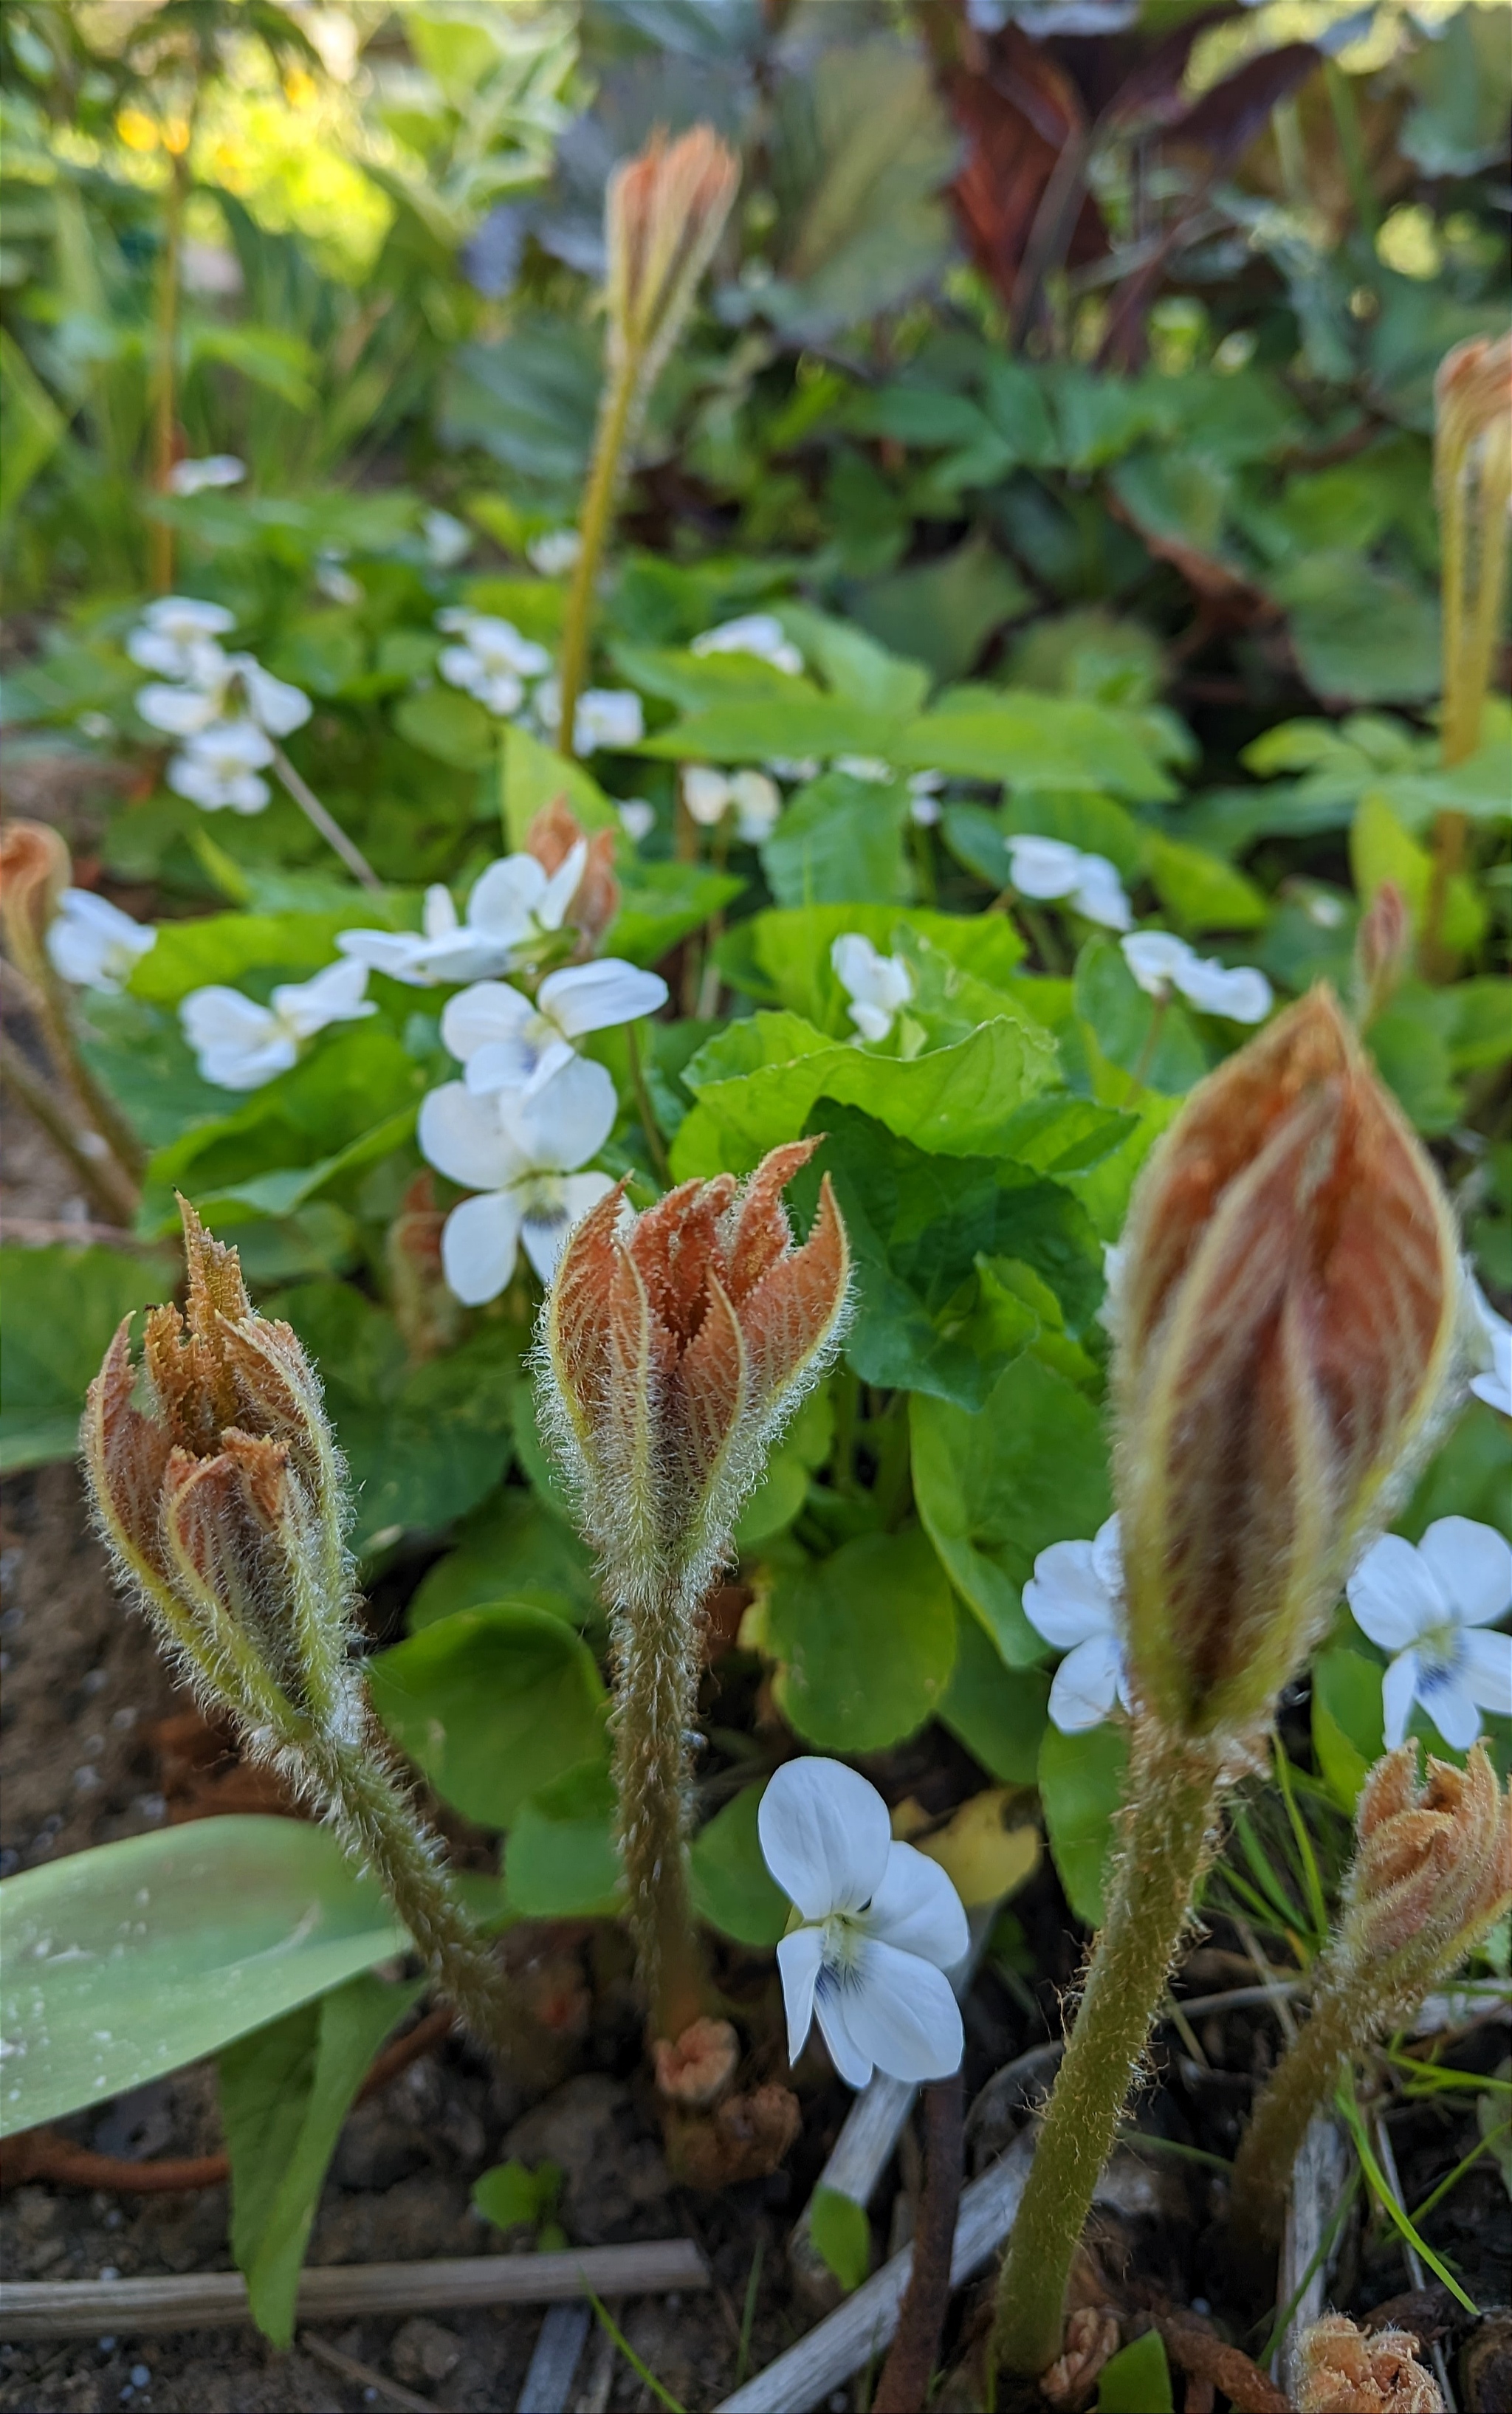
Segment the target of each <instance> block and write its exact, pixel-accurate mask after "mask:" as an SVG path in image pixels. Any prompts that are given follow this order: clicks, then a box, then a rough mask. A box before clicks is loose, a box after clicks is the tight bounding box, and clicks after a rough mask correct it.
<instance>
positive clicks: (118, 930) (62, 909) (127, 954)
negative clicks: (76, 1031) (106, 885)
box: [47, 888, 157, 991]
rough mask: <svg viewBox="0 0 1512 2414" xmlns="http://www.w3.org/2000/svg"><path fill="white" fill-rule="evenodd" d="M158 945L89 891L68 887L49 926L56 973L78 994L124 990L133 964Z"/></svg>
mask: <svg viewBox="0 0 1512 2414" xmlns="http://www.w3.org/2000/svg"><path fill="white" fill-rule="evenodd" d="M155 946H157V931H154V930H151V929H149V928H148V927H147V926H146V925H145V924H144V923H142V922H134V921H133V920H132V919H131V916H130V915H129V914H123V913H122V911H121V909H120V907H119V905H112V903H111V901H110V899H109V898H108V897H97V896H96V895H95V894H94V892H93V890H91V889H88V888H66V889H65V890H64V891H63V894H62V896H61V897H60V898H59V899H58V910H57V912H56V913H55V914H54V915H53V916H52V921H51V922H50V923H49V924H48V926H47V952H48V957H49V961H51V963H52V969H53V971H54V972H55V973H59V974H61V975H62V977H63V978H64V979H65V980H66V981H72V982H73V984H74V986H75V988H77V989H97V990H105V991H112V990H118V989H120V988H122V987H123V986H124V984H125V983H126V982H127V981H128V980H129V979H130V977H131V968H132V966H133V964H135V963H136V962H137V961H139V959H140V958H141V957H142V956H144V955H146V953H147V952H148V950H149V948H152V947H155Z"/></svg>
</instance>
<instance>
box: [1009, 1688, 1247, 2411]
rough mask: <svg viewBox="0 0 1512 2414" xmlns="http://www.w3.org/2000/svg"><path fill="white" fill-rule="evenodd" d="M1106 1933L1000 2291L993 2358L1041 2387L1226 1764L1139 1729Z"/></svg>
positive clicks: (1202, 1747) (1198, 1747)
mask: <svg viewBox="0 0 1512 2414" xmlns="http://www.w3.org/2000/svg"><path fill="white" fill-rule="evenodd" d="M1132 1746H1133V1749H1132V1753H1131V1757H1130V1782H1129V1798H1128V1804H1127V1807H1126V1809H1125V1811H1124V1814H1123V1836H1122V1844H1121V1849H1120V1852H1119V1855H1118V1860H1117V1864H1116V1867H1115V1870H1114V1873H1113V1879H1112V1895H1111V1899H1110V1901H1109V1905H1108V1916H1107V1924H1106V1926H1105V1927H1104V1928H1103V1930H1102V1931H1101V1933H1100V1936H1099V1938H1098V1941H1097V1944H1096V1945H1095V1947H1094V1949H1093V1955H1092V1966H1091V1970H1090V1972H1089V1974H1088V1977H1087V1982H1086V1991H1085V1994H1084V1995H1083V1998H1082V2003H1081V2008H1080V2010H1079V2012H1078V2013H1077V2017H1076V2025H1075V2027H1074V2029H1073V2030H1072V2032H1071V2035H1070V2041H1069V2043H1068V2045H1067V2048H1066V2055H1065V2059H1064V2061H1063V2062H1062V2064H1061V2067H1060V2076H1059V2078H1058V2079H1057V2080H1056V2082H1055V2093H1054V2094H1053V2095H1052V2096H1051V2099H1050V2108H1049V2110H1048V2112H1047V2114H1046V2116H1045V2123H1044V2128H1043V2131H1042V2133H1041V2136H1040V2144H1039V2147H1038V2150H1037V2152H1036V2153H1035V2157H1034V2164H1033V2168H1032V2169H1031V2170H1030V2173H1029V2178H1028V2183H1027V2185H1026V2186H1025V2192H1024V2201H1023V2203H1022V2205H1021V2206H1020V2208H1019V2214H1018V2219H1017V2221H1016V2222H1015V2223H1014V2225H1013V2234H1012V2238H1011V2241H1010V2245H1009V2250H1008V2255H1007V2258H1006V2259H1005V2261H1004V2264H1003V2271H1002V2276H1001V2278H1000V2280H999V2282H998V2293H997V2327H996V2335H995V2339H994V2353H995V2355H996V2361H997V2362H998V2363H999V2364H1001V2365H1004V2366H1006V2367H1007V2369H1008V2370H1009V2371H1010V2372H1014V2373H1021V2374H1025V2375H1027V2376H1029V2377H1033V2376H1035V2375H1037V2374H1039V2373H1041V2372H1043V2371H1044V2370H1045V2369H1046V2367H1047V2366H1048V2365H1050V2364H1052V2363H1053V2362H1055V2358H1056V2356H1057V2355H1058V2354H1059V2353H1060V2345H1061V2329H1062V2323H1063V2318H1064V2313H1065V2299H1066V2283H1067V2280H1068V2277H1069V2276H1070V2267H1071V2258H1072V2257H1073V2255H1074V2254H1075V2252H1076V2247H1077V2243H1078V2241H1079V2240H1080V2238H1081V2235H1082V2226H1083V2224H1084V2222H1085V2219H1086V2215H1087V2213H1088V2211H1089V2209H1090V2207H1091V2203H1092V2192H1093V2189H1094V2188H1095V2187H1096V2185H1097V2183H1098V2176H1099V2173H1100V2171H1101V2169H1102V2167H1103V2165H1104V2163H1105V2162H1106V2161H1107V2158H1108V2155H1109V2153H1111V2151H1112V2149H1113V2144H1114V2139H1115V2133H1116V2130H1117V2126H1118V2121H1119V2116H1120V2115H1121V2113H1122V2111H1123V2109H1124V2104H1125V2101H1126V2099H1127V2097H1128V2094H1129V2091H1130V2087H1131V2086H1132V2084H1133V2081H1134V2079H1135V2078H1136V2076H1137V2074H1138V2071H1139V2066H1140V2061H1141V2057H1142V2056H1143V2054H1144V2051H1145V2040H1146V2039H1147V2037H1148V2035H1149V2032H1150V2026H1151V2022H1152V2021H1153V2019H1154V2017H1155V2012H1156V2009H1157V2007H1158V2005H1159V2004H1160V1994H1161V1990H1162V1989H1163V1988H1164V1986H1165V1982H1166V1976H1167V1974H1168V1973H1169V1971H1170V1967H1171V1962H1172V1959H1173V1956H1174V1955H1175V1950H1176V1946H1177V1945H1178V1943H1179V1942H1180V1938H1181V1931H1182V1929H1183V1928H1184V1927H1185V1925H1186V1921H1187V1915H1188V1911H1189V1908H1190V1902H1191V1896H1192V1889H1193V1887H1194V1886H1195V1885H1196V1882H1197V1878H1198V1876H1199V1874H1200V1872H1201V1870H1202V1868H1203V1864H1204V1862H1205V1858H1206V1855H1207V1853H1208V1850H1209V1845H1210V1839H1211V1835H1212V1829H1213V1821H1214V1812H1215V1808H1216V1802H1217V1796H1218V1789H1219V1782H1220V1757H1219V1754H1218V1752H1217V1751H1216V1749H1215V1748H1213V1747H1211V1746H1209V1745H1207V1744H1205V1743H1188V1742H1183V1741H1180V1740H1178V1739H1175V1738H1173V1737H1171V1736H1166V1735H1164V1734H1162V1733H1161V1732H1160V1729H1159V1728H1157V1727H1156V1726H1155V1725H1154V1724H1153V1723H1152V1722H1150V1721H1137V1722H1136V1724H1135V1726H1134V1730H1133V1736H1132Z"/></svg>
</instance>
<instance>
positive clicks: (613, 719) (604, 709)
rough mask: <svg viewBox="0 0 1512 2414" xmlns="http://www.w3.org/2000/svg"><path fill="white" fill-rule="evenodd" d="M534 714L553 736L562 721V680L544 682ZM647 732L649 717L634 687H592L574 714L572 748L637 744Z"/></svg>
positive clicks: (534, 701) (584, 750)
mask: <svg viewBox="0 0 1512 2414" xmlns="http://www.w3.org/2000/svg"><path fill="white" fill-rule="evenodd" d="M531 705H532V706H533V708H534V710H535V717H536V719H537V720H538V721H539V722H540V724H541V726H542V728H543V729H545V730H546V731H548V732H549V733H550V734H551V735H552V736H553V737H554V736H555V735H556V732H557V730H558V729H559V727H560V726H561V680H560V679H556V678H547V679H543V680H542V681H541V684H540V686H539V687H538V688H537V689H536V691H535V693H534V694H533V695H532V696H531ZM645 735H646V716H645V713H644V711H643V710H642V708H641V702H640V698H639V696H638V695H637V694H636V692H635V690H634V688H628V687H590V688H585V689H584V690H583V693H582V694H581V695H580V696H579V697H578V699H577V709H576V713H575V714H574V715H573V739H572V742H573V751H574V753H578V754H596V753H598V752H599V750H600V748H601V747H611V748H615V747H622V746H638V745H639V744H640V741H641V739H642V738H644V737H645Z"/></svg>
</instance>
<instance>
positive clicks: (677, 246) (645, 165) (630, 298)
mask: <svg viewBox="0 0 1512 2414" xmlns="http://www.w3.org/2000/svg"><path fill="white" fill-rule="evenodd" d="M739 183H740V165H739V162H738V161H737V160H736V158H735V156H734V154H733V153H732V152H731V151H729V150H728V149H727V148H726V145H725V143H723V142H721V141H720V139H719V137H718V135H717V134H715V132H714V131H713V128H712V127H708V126H696V127H693V128H692V129H691V130H690V131H689V132H688V133H686V134H684V135H682V136H681V138H680V140H679V141H677V142H673V143H670V144H669V143H668V142H667V141H666V136H665V134H663V133H662V132H660V131H658V132H656V133H655V134H653V135H652V137H651V141H650V142H649V143H648V144H647V146H646V148H645V150H644V151H642V152H641V153H640V154H639V156H637V157H636V158H634V159H630V160H627V161H626V162H625V163H624V164H623V166H621V167H620V168H617V169H616V170H615V172H614V174H613V175H612V176H611V177H610V179H609V186H608V192H607V196H606V202H605V237H606V246H607V250H608V262H609V266H608V277H607V282H606V289H605V303H606V309H607V312H608V340H607V349H606V381H605V387H604V396H603V401H602V404H601V406H600V410H599V422H598V429H597V433H596V434H595V437H594V440H593V457H592V461H591V465H590V469H589V476H588V485H587V489H586V491H585V493H584V497H583V508H582V516H581V519H580V522H579V527H578V535H579V539H580V543H579V547H578V553H577V559H576V561H575V563H574V564H573V574H572V585H571V587H570V588H569V589H568V593H567V610H566V617H565V620H564V623H563V630H562V640H561V723H560V727H559V732H558V738H557V747H558V752H559V753H561V754H562V755H564V756H565V757H566V759H567V761H568V762H571V761H572V759H573V757H574V755H575V754H576V751H577V748H576V720H577V700H578V698H579V696H580V695H581V694H582V692H583V687H584V684H585V681H586V678H587V673H588V648H589V638H590V635H591V627H592V618H593V600H594V594H595V591H596V588H597V583H598V574H599V565H600V563H601V561H602V560H603V558H604V549H605V546H606V544H607V542H608V537H609V530H610V529H611V527H612V525H613V521H614V507H615V502H616V499H617V498H618V495H619V492H620V483H621V475H622V472H623V469H624V464H625V461H626V459H627V457H628V455H629V454H630V453H631V452H632V450H633V449H634V446H635V442H636V437H637V435H638V434H639V430H640V424H641V420H642V418H643V416H644V414H645V409H646V404H647V402H648V400H649V399H650V396H651V388H652V387H653V386H654V384H655V382H656V380H657V378H658V377H659V376H660V374H661V372H662V369H663V367H664V365H665V364H666V357H667V354H668V353H669V352H670V350H671V349H672V346H673V344H674V343H675V342H676V340H677V337H678V335H679V334H680V333H681V328H682V325H683V322H684V321H685V320H686V318H687V315H688V312H689V311H690V309H691V308H692V306H693V297H694V294H695V293H696V290H697V286H698V280H699V278H700V277H701V276H702V275H703V273H704V270H705V269H706V268H707V267H708V265H709V262H710V260H711V257H712V255H713V250H714V246H715V245H716V244H717V243H718V241H719V238H720V236H721V234H722V233H723V232H724V229H725V221H726V218H727V217H728V216H729V213H730V207H731V204H732V202H733V201H734V199H735V191H736V187H737V186H738V185H739Z"/></svg>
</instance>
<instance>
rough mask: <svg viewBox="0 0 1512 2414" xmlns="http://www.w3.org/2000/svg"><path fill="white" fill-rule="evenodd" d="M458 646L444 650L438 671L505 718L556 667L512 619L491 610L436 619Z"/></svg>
mask: <svg viewBox="0 0 1512 2414" xmlns="http://www.w3.org/2000/svg"><path fill="white" fill-rule="evenodd" d="M436 618H437V624H438V626H439V627H441V628H442V629H447V630H450V631H452V632H453V633H455V634H456V636H457V644H456V645H455V646H443V647H442V650H441V656H440V659H439V661H438V662H437V664H436V667H437V669H438V670H439V671H440V673H441V675H442V678H443V679H445V680H447V681H448V682H449V683H450V685H451V686H453V687H459V688H464V689H465V690H466V691H467V693H468V694H469V695H472V696H476V698H477V700H478V702H479V703H480V704H481V705H484V706H486V707H487V710H488V711H489V712H492V713H495V714H497V715H498V716H499V718H500V719H501V720H502V719H503V718H505V717H506V716H507V715H508V714H509V713H512V712H517V711H518V710H519V708H520V706H521V705H522V704H523V703H524V701H525V682H526V680H527V679H531V678H540V677H541V676H542V674H543V673H544V672H546V671H548V670H549V669H550V667H551V657H550V655H549V654H548V653H547V652H546V648H545V647H544V646H538V645H537V644H536V643H535V641H534V639H533V638H532V637H522V636H521V634H520V633H519V631H518V630H517V629H516V626H515V623H514V622H513V620H500V619H496V618H494V617H493V615H492V614H491V613H487V612H464V611H462V610H461V609H460V608H453V609H451V610H448V611H445V612H439V613H438V614H437V615H436Z"/></svg>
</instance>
